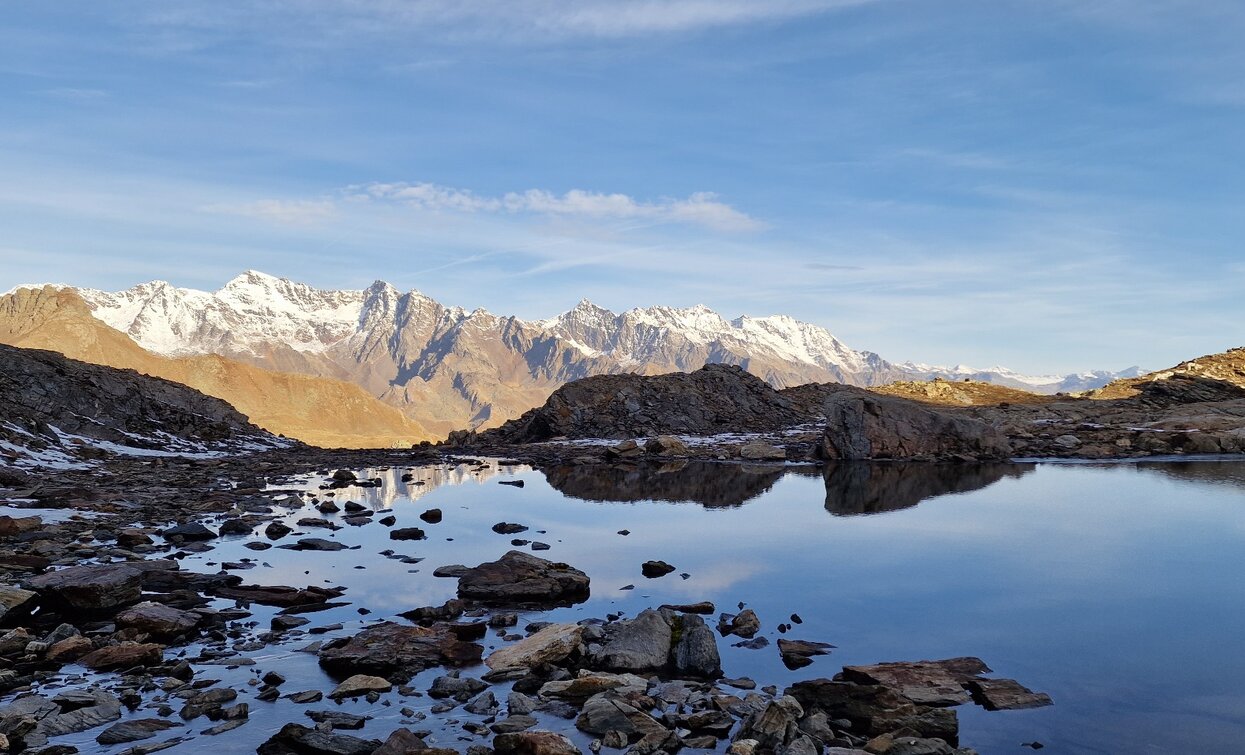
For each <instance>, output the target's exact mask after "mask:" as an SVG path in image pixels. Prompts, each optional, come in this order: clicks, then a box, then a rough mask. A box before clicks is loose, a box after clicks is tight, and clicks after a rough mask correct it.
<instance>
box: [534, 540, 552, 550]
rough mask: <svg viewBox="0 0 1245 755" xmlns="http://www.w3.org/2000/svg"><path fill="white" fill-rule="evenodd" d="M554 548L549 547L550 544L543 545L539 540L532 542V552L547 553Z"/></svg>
mask: <svg viewBox="0 0 1245 755" xmlns="http://www.w3.org/2000/svg"><path fill="white" fill-rule="evenodd" d="M552 547H553V546H551V545H549V543H542V542H540V541H539V540H533V541H532V550H534V551H547V550H550V549H551V548H552Z"/></svg>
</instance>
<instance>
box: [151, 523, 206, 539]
mask: <svg viewBox="0 0 1245 755" xmlns="http://www.w3.org/2000/svg"><path fill="white" fill-rule="evenodd" d="M160 535H161V536H162V537H164V539H165V540H172V541H173V542H196V541H203V540H215V539H216V538H217V537H218V536H217V534H216V533H215V532H213V531H211V530H210V529H208V528H207V527H204V526H203V525H202V524H199V523H198V522H191V523H189V524H179V525H177V526H176V527H170V528H168V529H167V530H164V531H163V532H161V533H160Z"/></svg>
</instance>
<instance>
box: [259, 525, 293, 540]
mask: <svg viewBox="0 0 1245 755" xmlns="http://www.w3.org/2000/svg"><path fill="white" fill-rule="evenodd" d="M293 531H294V530H292V529H290V528H289V527H287V526H286V525H284V524H282V523H281V522H272V523H270V524H269V525H268V526H267V527H265V528H264V537H266V538H268V539H269V540H280V539H281V538H283V537H285V536H286V535H288V534H290V533H291V532H293Z"/></svg>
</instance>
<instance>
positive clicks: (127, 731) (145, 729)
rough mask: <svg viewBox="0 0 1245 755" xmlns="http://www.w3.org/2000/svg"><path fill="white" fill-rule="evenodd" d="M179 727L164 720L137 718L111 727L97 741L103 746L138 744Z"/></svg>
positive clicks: (100, 734)
mask: <svg viewBox="0 0 1245 755" xmlns="http://www.w3.org/2000/svg"><path fill="white" fill-rule="evenodd" d="M179 725H180V724H177V723H175V722H173V721H165V720H164V719H162V718H135V719H131V720H129V721H120V722H118V723H115V724H113V725H112V726H109V727H108V728H107V729H104V730H103V731H102V732H100V733H99V736H97V737H96V738H95V741H96V742H99V743H100V744H102V745H118V744H123V743H125V742H137V741H139V740H142V739H151V738H152V737H154V736H155V735H157V734H159V733H160V732H162V731H165V730H167V729H174V728H176V727H178V726H179Z"/></svg>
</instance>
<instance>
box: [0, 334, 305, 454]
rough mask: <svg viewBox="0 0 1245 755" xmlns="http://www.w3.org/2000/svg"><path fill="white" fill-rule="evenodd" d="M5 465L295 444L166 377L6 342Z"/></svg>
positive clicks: (1, 376) (0, 437) (0, 387)
mask: <svg viewBox="0 0 1245 755" xmlns="http://www.w3.org/2000/svg"><path fill="white" fill-rule="evenodd" d="M0 404H2V405H3V406H4V414H3V417H2V418H0V466H4V465H13V466H17V467H52V468H57V467H61V468H66V467H68V468H72V467H80V466H82V465H83V464H86V463H89V460H90V459H93V458H98V457H99V456H101V455H102V454H105V453H117V454H123V455H131V456H160V455H171V454H187V455H204V454H207V455H214V454H220V453H230V452H238V451H246V450H261V449H265V448H277V447H281V446H284V445H289V442H288V441H282V440H280V439H278V438H276V437H275V436H273V435H272V434H270V433H267V432H265V431H263V430H261V429H260V428H258V427H256V426H255V425H253V424H251V423H249V422H247V419H246V417H244V416H242V415H241V414H240V413H238V411H237V410H235V409H234V408H233V407H231V406H230V405H229V404H227V403H225V402H224V401H221V400H220V399H217V398H212V397H210V396H205V395H203V394H202V393H199V392H198V391H195V390H192V389H190V388H187V387H186V386H184V385H180V384H178V383H174V382H171V381H168V380H162V379H159V378H153V377H149V376H146V375H140V374H138V373H136V372H134V371H131V370H117V369H113V368H111V367H103V366H99V365H93V364H87V363H85V362H80V361H76V360H73V359H68V358H66V357H64V356H63V355H61V354H57V353H55V352H51V351H43V350H38V349H22V348H16V347H13V346H5V345H0Z"/></svg>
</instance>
